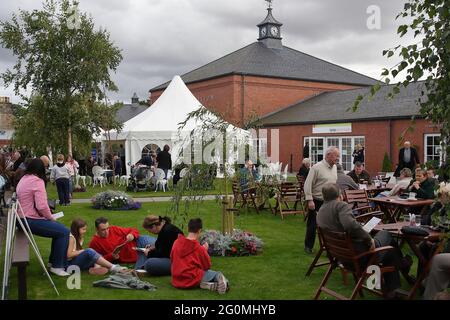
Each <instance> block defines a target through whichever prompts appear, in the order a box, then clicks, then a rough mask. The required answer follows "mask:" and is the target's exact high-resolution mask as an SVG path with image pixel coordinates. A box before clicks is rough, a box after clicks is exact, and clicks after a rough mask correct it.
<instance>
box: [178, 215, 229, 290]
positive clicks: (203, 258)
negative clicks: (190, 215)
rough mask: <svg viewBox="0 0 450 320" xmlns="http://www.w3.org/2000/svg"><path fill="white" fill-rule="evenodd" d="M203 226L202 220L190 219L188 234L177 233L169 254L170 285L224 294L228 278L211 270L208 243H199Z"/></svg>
mask: <svg viewBox="0 0 450 320" xmlns="http://www.w3.org/2000/svg"><path fill="white" fill-rule="evenodd" d="M202 228H203V224H202V220H201V219H199V218H197V219H191V220H190V221H189V224H188V231H189V234H188V236H187V237H185V236H184V235H183V234H179V235H178V239H177V240H176V241H175V243H174V244H173V247H172V252H171V254H170V260H171V262H172V285H173V286H174V287H175V288H179V289H188V288H195V287H199V286H200V288H202V289H207V290H211V291H217V292H218V293H219V294H224V293H226V292H227V291H228V289H229V287H228V280H227V279H226V278H225V276H224V275H223V274H222V273H221V272H217V271H212V270H210V269H209V268H210V267H211V258H210V257H209V254H208V243H206V242H205V243H204V244H203V245H200V243H199V242H198V238H199V237H200V232H201V230H202Z"/></svg>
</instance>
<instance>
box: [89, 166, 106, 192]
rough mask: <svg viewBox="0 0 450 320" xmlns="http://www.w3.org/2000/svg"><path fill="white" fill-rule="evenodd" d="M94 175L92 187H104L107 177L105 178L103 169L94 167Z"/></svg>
mask: <svg viewBox="0 0 450 320" xmlns="http://www.w3.org/2000/svg"><path fill="white" fill-rule="evenodd" d="M92 174H93V175H94V178H93V179H92V186H95V185H96V184H97V183H98V184H100V187H103V183H104V180H105V177H104V176H103V168H102V167H100V166H94V167H93V168H92Z"/></svg>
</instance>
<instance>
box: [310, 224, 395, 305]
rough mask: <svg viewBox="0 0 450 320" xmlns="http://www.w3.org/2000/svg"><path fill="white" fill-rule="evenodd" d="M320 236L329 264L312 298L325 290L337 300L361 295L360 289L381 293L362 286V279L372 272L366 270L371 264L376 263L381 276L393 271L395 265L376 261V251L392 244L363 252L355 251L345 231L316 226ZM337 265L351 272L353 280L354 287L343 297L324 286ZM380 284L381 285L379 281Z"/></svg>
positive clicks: (352, 298)
mask: <svg viewBox="0 0 450 320" xmlns="http://www.w3.org/2000/svg"><path fill="white" fill-rule="evenodd" d="M317 229H318V232H319V233H320V234H321V236H322V241H323V245H324V248H325V250H326V251H327V255H328V258H329V259H330V266H329V267H328V270H327V272H326V273H325V276H324V277H323V279H322V281H321V282H320V285H319V288H318V289H317V291H316V294H315V296H314V300H317V299H318V298H319V296H320V294H321V293H322V292H325V293H327V294H329V295H331V296H333V297H335V298H337V299H338V300H354V299H355V298H356V296H357V295H358V294H359V295H360V296H363V293H362V289H367V290H369V291H371V292H373V293H375V294H377V295H380V296H381V295H382V292H381V291H379V290H376V289H369V288H367V287H365V286H364V281H365V280H366V279H367V278H368V277H369V276H370V275H371V274H372V273H368V272H367V267H368V266H371V265H378V266H379V267H380V271H381V274H380V276H381V278H382V276H383V274H384V273H386V272H394V271H395V267H393V266H389V267H384V266H382V265H380V264H379V262H378V253H380V252H383V251H387V250H392V249H394V248H393V247H392V246H385V247H380V248H376V249H373V250H369V251H366V252H363V253H357V252H356V251H355V249H354V247H353V243H352V239H351V237H350V236H349V235H348V234H346V233H345V232H334V231H329V230H324V229H321V228H317ZM362 258H366V259H367V263H365V264H364V266H362V263H361V259H362ZM337 267H340V268H343V269H344V270H345V271H347V272H349V273H352V274H353V278H354V280H355V287H354V288H353V291H352V294H351V295H350V297H345V296H343V295H341V294H339V293H337V292H336V291H333V290H331V289H330V288H328V287H326V284H327V282H328V280H329V278H330V276H331V274H332V272H333V271H334V269H336V268H337ZM381 285H383V283H382V281H381Z"/></svg>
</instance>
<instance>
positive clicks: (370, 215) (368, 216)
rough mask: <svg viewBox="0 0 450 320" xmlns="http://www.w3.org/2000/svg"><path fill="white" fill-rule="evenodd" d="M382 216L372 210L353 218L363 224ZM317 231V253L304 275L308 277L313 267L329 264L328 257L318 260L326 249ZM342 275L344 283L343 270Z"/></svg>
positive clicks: (344, 275) (379, 212)
mask: <svg viewBox="0 0 450 320" xmlns="http://www.w3.org/2000/svg"><path fill="white" fill-rule="evenodd" d="M383 216H384V214H383V212H381V211H374V212H368V213H364V214H361V215H359V216H357V217H355V220H356V221H358V222H359V223H361V224H365V223H366V222H367V221H369V220H370V219H372V218H373V217H377V218H380V219H381V218H383ZM317 233H318V238H319V251H317V254H316V256H315V257H314V260H313V261H312V262H311V264H310V266H309V268H308V271H306V274H305V277H309V276H310V275H311V273H312V271H313V269H314V268H317V267H322V266H326V265H329V264H330V260H329V259H328V260H327V261H319V259H320V257H321V256H322V254H323V252H324V251H325V252H326V249H325V245H324V244H323V240H322V238H321V235H320V233H319V232H317ZM342 276H343V278H344V283H345V284H346V273H345V272H344V271H343V272H342Z"/></svg>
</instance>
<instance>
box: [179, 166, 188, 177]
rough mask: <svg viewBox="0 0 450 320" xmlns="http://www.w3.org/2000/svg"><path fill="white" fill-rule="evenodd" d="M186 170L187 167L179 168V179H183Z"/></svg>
mask: <svg viewBox="0 0 450 320" xmlns="http://www.w3.org/2000/svg"><path fill="white" fill-rule="evenodd" d="M187 172H188V168H183V169H181V171H180V179H183V178H184V176H185V175H186V173H187Z"/></svg>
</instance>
